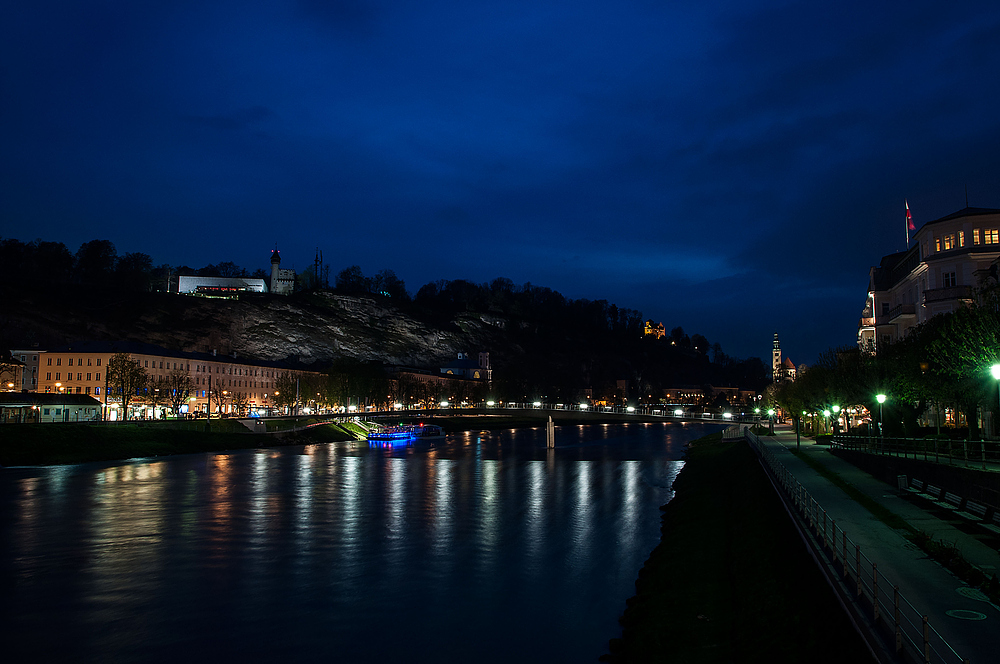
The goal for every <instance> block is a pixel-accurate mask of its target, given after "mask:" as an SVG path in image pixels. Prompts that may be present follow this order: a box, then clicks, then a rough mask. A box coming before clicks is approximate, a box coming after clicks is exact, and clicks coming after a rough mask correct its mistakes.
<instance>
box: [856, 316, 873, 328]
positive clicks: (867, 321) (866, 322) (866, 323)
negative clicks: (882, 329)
mask: <svg viewBox="0 0 1000 664" xmlns="http://www.w3.org/2000/svg"><path fill="white" fill-rule="evenodd" d="M858 327H859V328H865V327H875V318H874V317H872V318H862V319H861V320H860V321H859V322H858Z"/></svg>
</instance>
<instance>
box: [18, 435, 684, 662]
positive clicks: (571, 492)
mask: <svg viewBox="0 0 1000 664" xmlns="http://www.w3.org/2000/svg"><path fill="white" fill-rule="evenodd" d="M702 432H703V429H701V428H698V427H686V428H681V427H678V426H671V425H651V426H636V425H606V426H590V427H576V426H574V427H558V428H557V441H558V445H559V447H558V448H557V449H556V450H546V449H545V432H544V429H542V428H537V429H525V430H514V431H502V432H476V433H474V434H469V435H463V436H456V437H448V438H447V439H445V440H443V441H435V442H433V443H431V444H428V443H422V444H415V445H413V446H409V447H404V448H382V447H379V448H369V447H367V446H351V445H335V446H323V445H319V446H309V447H305V448H282V449H272V450H258V451H244V452H231V453H225V454H208V455H190V456H183V457H175V458H171V459H166V460H164V459H158V460H146V461H132V462H128V463H123V464H119V465H111V466H109V465H101V464H88V465H80V466H66V467H57V468H24V469H6V470H4V471H3V472H2V474H0V488H2V493H0V500H2V508H0V509H2V510H3V512H2V513H3V514H5V515H9V516H10V518H5V519H3V520H2V521H0V536H2V538H3V541H4V542H5V543H9V545H6V546H5V547H3V550H2V552H0V567H2V572H3V574H4V575H5V578H7V579H11V584H12V586H11V589H10V592H9V593H7V595H8V598H7V602H6V606H7V608H6V609H5V612H4V615H3V617H2V618H3V622H4V624H5V625H6V629H8V630H10V633H11V634H17V635H19V638H18V639H13V640H12V642H13V643H14V644H15V645H13V646H12V648H13V650H12V654H13V655H14V656H15V659H17V658H18V657H20V658H26V657H28V656H31V657H32V658H34V659H43V660H44V659H69V660H73V661H84V662H88V661H89V662H98V661H109V660H114V661H168V660H174V659H177V658H180V657H183V658H184V659H185V660H194V661H209V660H217V659H223V658H224V659H232V658H234V657H238V656H242V657H246V658H248V659H251V660H261V659H270V660H277V659H279V658H280V659H291V660H295V661H300V660H313V659H315V660H319V659H323V660H328V659H330V657H331V656H332V655H333V654H335V655H336V659H337V660H338V662H354V661H357V662H360V661H412V660H419V659H427V658H433V659H436V660H441V661H449V660H454V661H466V660H468V659H470V658H471V657H474V658H476V659H477V660H478V661H482V662H508V661H514V660H517V661H525V660H527V661H539V662H542V661H593V660H594V659H595V658H596V656H597V655H599V654H600V653H601V652H603V651H604V647H605V644H606V642H607V639H608V638H611V637H614V636H616V635H617V634H618V626H617V622H616V620H617V616H618V614H619V613H620V611H621V609H622V608H623V605H624V600H625V598H626V597H628V596H629V595H631V593H632V591H633V583H634V581H635V576H636V573H637V571H638V569H639V568H640V567H641V565H642V563H643V561H644V560H645V559H646V557H648V555H649V552H650V550H651V549H652V548H653V546H655V544H656V542H657V541H658V537H659V510H658V507H659V505H661V504H662V503H664V502H666V500H668V499H669V496H670V485H671V483H672V481H673V479H674V477H676V473H677V472H678V470H679V468H680V466H681V462H679V461H678V460H677V459H678V458H679V457H680V455H681V454H682V452H683V442H684V441H685V440H689V439H691V438H694V437H696V436H698V435H701V433H702ZM10 607H17V608H16V611H15V610H12V609H11V608H10ZM53 624H59V625H60V627H61V631H62V632H63V633H64V634H65V638H60V639H51V638H48V635H49V634H50V631H51V629H52V625H53ZM388 625H391V631H392V638H385V631H386V629H387V626H388Z"/></svg>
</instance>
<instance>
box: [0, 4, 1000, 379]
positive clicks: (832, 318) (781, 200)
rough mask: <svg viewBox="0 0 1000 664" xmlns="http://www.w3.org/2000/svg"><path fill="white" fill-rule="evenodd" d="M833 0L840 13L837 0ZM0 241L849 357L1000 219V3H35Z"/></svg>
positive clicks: (7, 89) (3, 182)
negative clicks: (869, 312) (36, 242)
mask: <svg viewBox="0 0 1000 664" xmlns="http://www.w3.org/2000/svg"><path fill="white" fill-rule="evenodd" d="M820 4H822V5H826V6H825V7H819V6H818V5H820ZM2 16H3V19H2V20H0V54H2V60H0V236H3V237H14V238H17V239H20V240H23V241H29V240H33V239H35V238H42V239H46V240H58V241H62V242H65V243H66V244H67V246H68V247H69V248H70V249H71V250H72V251H74V252H75V251H76V249H77V248H78V247H79V245H80V244H81V243H82V242H85V241H88V240H92V239H95V238H99V239H109V240H111V241H112V242H114V243H115V245H116V246H117V248H118V251H119V254H121V253H125V252H127V251H142V252H145V253H148V254H150V255H151V256H152V257H153V260H154V262H155V263H157V264H160V263H170V264H173V265H180V264H187V265H191V266H194V267H200V266H202V265H205V264H208V263H217V262H221V261H233V262H235V263H237V264H239V265H242V266H244V267H246V268H247V269H249V270H251V271H252V270H254V269H257V268H266V267H268V265H269V264H268V259H269V257H270V250H271V249H272V248H273V247H274V245H275V243H277V244H278V246H279V248H280V249H281V255H282V258H283V262H282V266H283V267H294V268H296V269H299V270H301V269H303V268H305V267H307V266H309V265H311V263H312V260H313V256H314V253H315V249H316V247H319V248H321V249H322V250H323V252H324V257H325V259H326V262H327V263H328V264H329V265H330V266H331V272H332V273H334V274H335V273H336V272H337V271H339V270H340V269H342V268H344V267H347V266H349V265H352V264H357V265H360V266H361V268H362V269H363V270H364V272H365V274H367V275H372V274H374V273H376V272H377V271H379V270H381V269H385V268H390V269H393V270H395V271H396V273H397V274H398V275H399V276H400V277H402V278H403V279H404V280H405V281H406V284H407V287H408V288H409V290H410V291H411V292H415V291H416V290H417V289H418V288H419V287H420V286H421V285H423V284H424V283H427V282H428V281H433V280H437V279H467V280H470V281H476V282H482V281H487V280H492V279H493V278H495V277H498V276H504V277H509V278H511V279H512V280H514V282H515V283H517V284H521V283H524V282H528V281H530V282H531V283H533V284H536V285H541V286H548V287H551V288H554V289H556V290H558V291H560V292H562V293H563V294H564V295H566V296H568V297H572V298H588V299H607V300H609V301H612V302H615V303H617V304H618V305H619V306H625V307H631V308H635V309H640V310H641V311H642V312H643V313H644V314H645V316H646V317H647V318H653V319H654V320H657V321H663V322H664V324H665V325H666V326H667V328H668V329H669V328H671V327H674V326H677V325H681V326H683V327H684V329H685V331H686V332H688V333H694V332H698V333H701V334H704V335H705V336H706V337H708V339H709V340H710V341H712V342H716V341H717V342H719V343H721V344H722V347H723V350H725V351H726V352H727V353H729V354H733V355H738V356H747V355H759V356H761V357H764V358H767V357H769V351H770V342H771V336H772V334H773V333H774V332H778V333H780V335H781V338H782V346H783V348H784V350H785V352H786V354H787V355H789V356H790V357H791V358H792V359H793V360H794V361H795V362H797V363H803V362H805V363H811V362H812V361H813V360H814V359H815V357H816V356H817V355H818V354H819V353H820V352H822V351H823V350H825V349H826V348H828V347H831V346H837V345H842V344H849V343H853V342H854V340H855V338H856V332H857V320H858V318H859V316H860V313H861V308H862V306H863V304H864V299H865V291H866V287H867V279H868V268H869V266H871V265H873V264H877V263H878V261H879V258H880V257H881V256H882V255H884V254H887V253H891V252H894V251H899V250H901V249H903V247H904V243H905V235H904V221H903V219H904V212H903V200H904V198H906V199H908V200H909V203H910V208H911V209H912V211H913V215H914V220H915V222H916V224H917V226H918V227H919V226H920V225H921V224H923V223H924V222H927V221H930V220H933V219H936V218H938V217H941V216H944V215H946V214H949V213H951V212H954V211H956V210H958V209H960V208H962V207H965V196H966V193H965V192H966V187H967V188H968V196H969V204H970V205H972V206H978V207H1000V122H998V121H997V120H998V117H1000V103H998V102H1000V99H998V97H1000V86H998V78H1000V3H997V2H995V0H993V1H991V2H976V1H971V2H960V3H941V2H929V1H917V2H871V1H870V0H868V1H866V2H852V1H848V2H845V1H840V2H836V3H832V2H830V3H816V2H738V1H737V2H684V3H678V2H662V1H661V2H652V1H647V2H622V1H616V2H587V1H586V0H574V1H573V2H540V1H538V0H532V1H524V2H520V1H514V2H503V1H499V0H498V1H494V2H481V3H476V2H471V3H470V2H468V1H464V2H458V1H455V2H449V1H434V0H427V1H425V2H402V1H396V2H382V1H376V2H368V1H367V0H346V1H343V2H323V1H320V0H302V1H300V2H291V1H289V2H277V1H275V2H249V1H247V0H240V1H238V2H236V1H233V2H216V1H211V0H208V1H204V2H203V1H199V2H185V1H183V0H174V1H170V2H134V1H128V2H125V1H107V2H102V1H100V0H95V1H93V2H78V1H73V2H45V1H44V0H33V1H32V2H23V1H14V0H4V1H3V11H2Z"/></svg>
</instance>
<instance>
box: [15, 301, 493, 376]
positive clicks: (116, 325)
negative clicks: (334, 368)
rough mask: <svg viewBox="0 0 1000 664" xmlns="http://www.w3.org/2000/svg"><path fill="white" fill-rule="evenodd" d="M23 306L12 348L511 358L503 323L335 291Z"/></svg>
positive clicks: (324, 357)
mask: <svg viewBox="0 0 1000 664" xmlns="http://www.w3.org/2000/svg"><path fill="white" fill-rule="evenodd" d="M20 300H21V301H19V302H17V303H12V304H13V306H10V307H7V308H6V311H5V312H4V313H3V319H2V320H0V325H2V327H0V333H2V334H3V338H4V340H5V342H6V344H7V345H9V346H10V347H11V348H13V347H30V346H31V345H33V344H34V343H37V344H39V347H43V346H46V345H61V344H66V343H71V342H74V341H86V340H96V341H112V340H119V339H121V340H128V341H143V342H147V343H152V344H156V345H160V346H164V347H167V348H174V349H178V350H187V351H210V350H217V351H219V352H220V353H224V354H231V353H236V354H237V356H248V357H254V358H259V359H262V360H285V359H289V360H293V361H298V362H302V363H304V364H308V365H314V366H323V365H325V364H328V363H329V362H331V361H332V360H335V359H337V358H343V357H349V358H356V359H361V360H379V361H382V362H385V363H387V364H401V365H407V366H417V367H435V366H439V365H440V364H441V363H442V362H444V361H447V360H449V359H452V358H454V357H455V356H456V354H457V353H458V352H468V353H477V352H479V351H483V350H486V351H491V352H493V353H499V354H506V353H507V352H509V351H510V350H511V349H509V348H508V346H509V341H507V340H506V338H505V335H504V332H503V326H504V321H503V319H500V318H495V317H488V316H478V315H464V316H460V317H458V318H457V319H455V320H453V321H451V322H450V323H448V324H445V325H433V324H429V323H425V322H422V321H419V320H417V319H415V318H413V317H411V316H408V315H406V314H404V313H402V312H400V311H399V310H398V309H396V308H395V307H392V306H390V305H388V304H386V303H383V302H380V301H377V300H374V299H369V298H363V297H351V296H345V295H336V294H333V293H308V294H298V295H295V296H292V297H281V296H268V295H252V296H245V297H243V298H241V299H239V300H221V299H209V298H200V297H189V296H182V295H167V294H157V293H152V294H129V295H127V296H116V295H114V294H95V293H67V292H62V293H58V294H53V295H52V296H51V297H35V298H20Z"/></svg>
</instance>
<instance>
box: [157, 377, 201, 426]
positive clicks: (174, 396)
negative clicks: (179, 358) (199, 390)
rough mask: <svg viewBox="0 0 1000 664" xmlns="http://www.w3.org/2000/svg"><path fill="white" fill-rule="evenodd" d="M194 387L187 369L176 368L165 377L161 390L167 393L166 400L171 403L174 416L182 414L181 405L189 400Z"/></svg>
mask: <svg viewBox="0 0 1000 664" xmlns="http://www.w3.org/2000/svg"><path fill="white" fill-rule="evenodd" d="M192 389H194V383H193V382H192V381H191V376H190V375H188V372H187V371H186V370H185V369H174V370H172V371H171V372H170V373H168V374H167V375H166V376H165V377H164V380H163V383H162V387H160V390H161V391H162V392H164V393H165V394H166V402H167V403H168V404H170V410H172V411H173V412H174V417H179V416H180V412H181V406H183V405H184V404H185V403H186V402H187V399H188V396H189V395H190V393H191V390H192Z"/></svg>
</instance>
